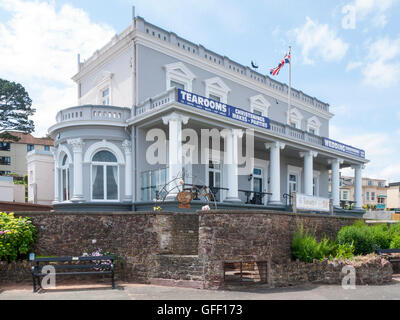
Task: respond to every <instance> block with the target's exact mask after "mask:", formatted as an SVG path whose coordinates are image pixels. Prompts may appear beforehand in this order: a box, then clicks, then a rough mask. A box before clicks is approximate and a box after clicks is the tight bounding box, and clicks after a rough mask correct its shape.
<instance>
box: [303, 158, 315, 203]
mask: <svg viewBox="0 0 400 320" xmlns="http://www.w3.org/2000/svg"><path fill="white" fill-rule="evenodd" d="M317 155H318V152H315V151H307V152H300V157H301V158H304V193H305V194H306V195H307V196H312V195H313V177H314V174H313V173H314V172H313V161H314V158H315V157H316V156H317Z"/></svg>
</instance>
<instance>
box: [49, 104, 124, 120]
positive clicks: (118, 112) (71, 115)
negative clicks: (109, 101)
mask: <svg viewBox="0 0 400 320" xmlns="http://www.w3.org/2000/svg"><path fill="white" fill-rule="evenodd" d="M129 117H130V109H128V108H120V107H113V106H104V105H84V106H79V107H71V108H68V109H64V110H61V111H59V112H58V113H57V117H56V120H57V123H60V122H64V121H77V120H81V121H82V120H92V121H93V120H94V121H96V120H97V121H118V122H125V121H126V120H127V119H128V118H129Z"/></svg>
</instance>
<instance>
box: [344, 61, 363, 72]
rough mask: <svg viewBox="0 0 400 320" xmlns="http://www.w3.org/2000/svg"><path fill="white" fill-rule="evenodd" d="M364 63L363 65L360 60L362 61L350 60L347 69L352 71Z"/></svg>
mask: <svg viewBox="0 0 400 320" xmlns="http://www.w3.org/2000/svg"><path fill="white" fill-rule="evenodd" d="M362 65H363V63H362V62H360V61H355V62H354V61H352V62H349V63H348V64H347V67H346V71H352V70H355V69H358V68H360V67H361V66H362Z"/></svg>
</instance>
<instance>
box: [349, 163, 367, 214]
mask: <svg viewBox="0 0 400 320" xmlns="http://www.w3.org/2000/svg"><path fill="white" fill-rule="evenodd" d="M351 167H352V168H353V169H354V200H355V202H356V204H355V207H354V209H359V210H362V206H363V200H362V169H364V166H363V165H361V164H360V165H354V166H351Z"/></svg>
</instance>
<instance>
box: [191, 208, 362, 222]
mask: <svg viewBox="0 0 400 320" xmlns="http://www.w3.org/2000/svg"><path fill="white" fill-rule="evenodd" d="M196 213H197V214H199V215H200V216H204V215H208V214H210V215H212V214H215V215H226V214H229V215H251V214H260V215H262V214H264V215H265V214H266V215H282V216H292V217H309V218H327V219H332V218H334V219H339V220H341V219H350V220H360V219H363V217H362V216H360V217H343V216H330V215H322V214H310V213H304V214H303V213H302V214H298V213H297V214H296V213H293V212H285V211H274V210H207V211H203V210H198V211H196Z"/></svg>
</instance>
